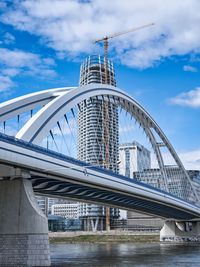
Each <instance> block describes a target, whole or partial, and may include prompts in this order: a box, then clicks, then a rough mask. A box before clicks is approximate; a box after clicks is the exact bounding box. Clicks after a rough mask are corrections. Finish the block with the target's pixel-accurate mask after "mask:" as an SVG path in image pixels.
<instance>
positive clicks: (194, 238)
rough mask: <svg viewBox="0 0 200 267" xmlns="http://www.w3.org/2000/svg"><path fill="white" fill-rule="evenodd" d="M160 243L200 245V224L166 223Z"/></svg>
mask: <svg viewBox="0 0 200 267" xmlns="http://www.w3.org/2000/svg"><path fill="white" fill-rule="evenodd" d="M160 241H163V242H180V243H189V242H195V243H200V222H183V221H181V222H175V221H165V223H164V226H163V228H162V229H161V231H160Z"/></svg>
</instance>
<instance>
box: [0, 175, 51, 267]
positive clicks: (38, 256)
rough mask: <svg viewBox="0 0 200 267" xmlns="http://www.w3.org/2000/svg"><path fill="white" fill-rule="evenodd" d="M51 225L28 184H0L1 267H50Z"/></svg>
mask: <svg viewBox="0 0 200 267" xmlns="http://www.w3.org/2000/svg"><path fill="white" fill-rule="evenodd" d="M50 265H51V262H50V252H49V238H48V222H47V218H46V217H45V215H44V214H43V213H42V211H41V210H40V208H39V206H38V204H37V202H36V200H35V196H34V192H33V189H32V184H31V182H30V181H29V180H27V179H23V178H19V179H14V180H2V181H0V266H15V267H16V266H50Z"/></svg>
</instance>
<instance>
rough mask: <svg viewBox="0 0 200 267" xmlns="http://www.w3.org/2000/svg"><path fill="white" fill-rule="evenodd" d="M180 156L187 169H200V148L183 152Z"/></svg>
mask: <svg viewBox="0 0 200 267" xmlns="http://www.w3.org/2000/svg"><path fill="white" fill-rule="evenodd" d="M179 156H180V159H181V160H182V162H183V165H184V166H185V168H186V169H187V170H190V169H191V170H200V149H199V150H193V151H187V152H182V153H180V154H179Z"/></svg>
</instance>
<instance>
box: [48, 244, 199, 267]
mask: <svg viewBox="0 0 200 267" xmlns="http://www.w3.org/2000/svg"><path fill="white" fill-rule="evenodd" d="M51 259H52V267H54V266H55V267H58V266H60V267H71V266H75V267H76V266H79V267H86V266H87V267H90V266H91V267H93V266H94V267H125V266H137V267H146V266H152V267H157V266H162V267H163V266H164V267H172V266H173V267H174V266H176V267H179V266H180V267H198V266H199V267H200V245H189V246H186V245H174V244H173V245H170V244H160V243H146V244H139V243H114V244H113V243H106V244H92V243H89V244H88V243H79V244H52V245H51Z"/></svg>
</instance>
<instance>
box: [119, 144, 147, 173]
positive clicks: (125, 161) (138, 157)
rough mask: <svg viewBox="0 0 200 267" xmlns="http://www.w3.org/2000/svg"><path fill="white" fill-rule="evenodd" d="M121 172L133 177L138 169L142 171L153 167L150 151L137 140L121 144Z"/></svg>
mask: <svg viewBox="0 0 200 267" xmlns="http://www.w3.org/2000/svg"><path fill="white" fill-rule="evenodd" d="M119 160H120V163H119V172H120V174H122V175H125V176H127V177H130V178H133V173H134V172H136V171H140V172H142V171H143V170H145V169H149V168H150V167H151V153H150V151H149V150H148V149H147V148H145V147H144V146H142V145H141V144H139V143H138V142H136V141H133V142H132V143H126V144H121V145H120V146H119Z"/></svg>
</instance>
